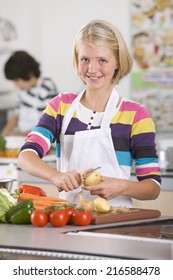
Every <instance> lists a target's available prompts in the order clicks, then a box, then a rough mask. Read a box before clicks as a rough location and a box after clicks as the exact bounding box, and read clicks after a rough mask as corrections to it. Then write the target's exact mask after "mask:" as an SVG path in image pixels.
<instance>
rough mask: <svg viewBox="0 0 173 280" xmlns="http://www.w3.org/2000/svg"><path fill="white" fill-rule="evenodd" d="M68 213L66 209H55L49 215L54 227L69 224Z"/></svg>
mask: <svg viewBox="0 0 173 280" xmlns="http://www.w3.org/2000/svg"><path fill="white" fill-rule="evenodd" d="M67 221H68V215H67V213H66V211H65V210H64V209H62V210H56V211H53V212H52V213H51V214H50V215H49V222H50V223H51V225H52V226H54V227H63V226H65V225H66V224H67Z"/></svg>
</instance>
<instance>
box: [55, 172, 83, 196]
mask: <svg viewBox="0 0 173 280" xmlns="http://www.w3.org/2000/svg"><path fill="white" fill-rule="evenodd" d="M51 183H52V184H53V185H55V186H57V187H58V188H59V189H61V190H64V191H66V192H69V191H72V190H73V189H77V188H79V186H80V185H81V184H82V180H81V174H80V173H78V172H77V171H76V170H71V171H68V172H65V173H63V172H56V173H55V174H54V175H53V176H52V177H51Z"/></svg>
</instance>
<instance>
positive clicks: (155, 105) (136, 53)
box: [131, 0, 173, 132]
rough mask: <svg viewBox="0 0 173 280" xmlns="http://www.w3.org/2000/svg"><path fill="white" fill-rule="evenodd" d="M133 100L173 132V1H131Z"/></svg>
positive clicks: (159, 125)
mask: <svg viewBox="0 0 173 280" xmlns="http://www.w3.org/2000/svg"><path fill="white" fill-rule="evenodd" d="M131 32H132V34H131V37H132V52H133V58H134V67H133V71H132V99H133V100H135V101H137V102H140V103H141V104H143V105H144V106H145V107H146V108H147V109H148V110H149V112H150V114H151V116H152V118H153V120H154V122H155V125H156V130H157V132H173V0H131Z"/></svg>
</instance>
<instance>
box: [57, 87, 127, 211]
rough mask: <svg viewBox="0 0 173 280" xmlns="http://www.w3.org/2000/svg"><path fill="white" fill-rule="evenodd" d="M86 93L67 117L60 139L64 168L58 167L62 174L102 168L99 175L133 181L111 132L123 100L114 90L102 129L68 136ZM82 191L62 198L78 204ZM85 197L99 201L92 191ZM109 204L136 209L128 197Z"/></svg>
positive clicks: (67, 194) (104, 116)
mask: <svg viewBox="0 0 173 280" xmlns="http://www.w3.org/2000/svg"><path fill="white" fill-rule="evenodd" d="M84 91H85V90H84ZM84 91H82V92H81V93H80V94H79V95H78V96H77V97H76V98H75V100H74V101H73V103H72V104H71V106H70V107H69V109H68V110H67V112H66V114H65V117H64V120H63V124H62V130H61V136H60V143H61V157H60V166H57V169H58V170H60V171H61V172H67V171H68V170H74V169H75V170H77V171H78V172H83V171H84V170H86V169H89V168H95V167H97V166H101V169H100V170H99V171H100V172H101V173H102V175H103V176H108V177H114V178H119V179H129V178H127V177H125V174H124V173H123V172H122V170H121V169H120V167H119V165H118V162H117V158H116V154H115V150H114V147H113V142H112V137H111V129H110V127H109V126H110V123H111V120H112V118H113V116H115V114H116V112H117V111H118V108H116V105H117V103H118V100H119V95H118V93H117V92H116V90H115V89H113V91H112V93H111V96H110V98H109V100H108V103H107V105H106V109H105V112H104V115H103V119H102V122H101V127H100V129H93V130H92V129H91V130H85V131H79V132H76V133H75V135H65V132H66V130H67V127H68V125H69V123H70V120H71V118H72V116H73V113H74V111H75V110H76V108H77V106H78V103H79V102H80V99H81V97H82V95H83V94H84ZM80 191H81V187H79V188H78V189H75V190H73V191H70V192H64V191H62V192H61V193H60V196H61V197H62V198H66V199H68V200H70V201H71V202H72V203H76V202H78V197H77V194H78V193H79V192H80ZM82 195H83V197H84V198H85V199H95V198H96V197H98V196H95V195H94V196H93V195H90V192H89V191H83V193H82ZM109 202H110V204H111V205H112V206H116V205H118V206H127V207H132V200H131V198H129V197H126V196H118V197H116V198H114V199H111V200H110V201H109Z"/></svg>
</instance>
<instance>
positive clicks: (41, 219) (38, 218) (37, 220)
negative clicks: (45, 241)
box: [30, 210, 48, 227]
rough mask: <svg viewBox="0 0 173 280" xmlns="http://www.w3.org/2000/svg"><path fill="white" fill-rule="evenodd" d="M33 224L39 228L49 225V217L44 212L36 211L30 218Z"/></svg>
mask: <svg viewBox="0 0 173 280" xmlns="http://www.w3.org/2000/svg"><path fill="white" fill-rule="evenodd" d="M30 220H31V223H32V224H33V225H35V226H37V227H43V226H45V225H46V224H47V223H48V215H47V214H46V213H45V212H44V211H42V210H34V211H33V212H32V213H31V216H30Z"/></svg>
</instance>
